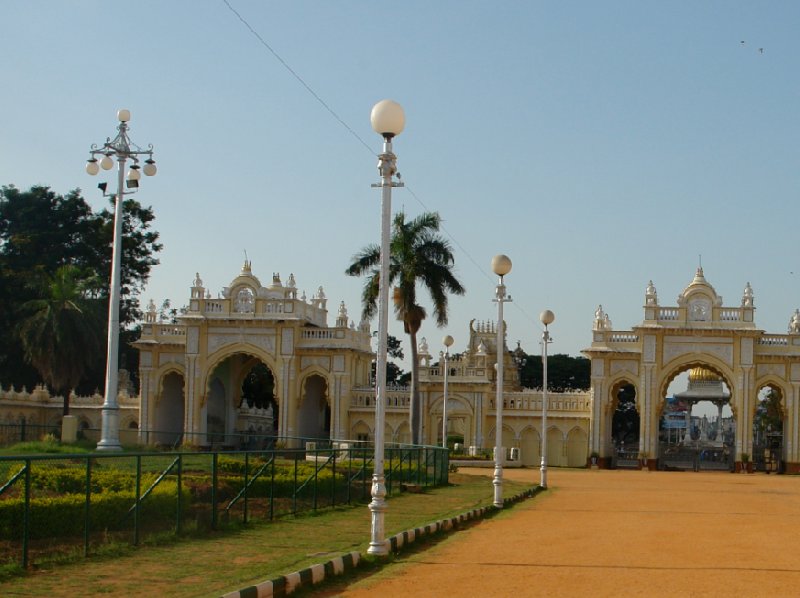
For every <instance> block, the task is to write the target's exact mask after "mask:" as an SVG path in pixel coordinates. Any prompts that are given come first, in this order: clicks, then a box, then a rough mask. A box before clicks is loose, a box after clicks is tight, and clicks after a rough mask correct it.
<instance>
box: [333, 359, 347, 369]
mask: <svg viewBox="0 0 800 598" xmlns="http://www.w3.org/2000/svg"><path fill="white" fill-rule="evenodd" d="M333 371H334V372H343V371H344V355H334V356H333Z"/></svg>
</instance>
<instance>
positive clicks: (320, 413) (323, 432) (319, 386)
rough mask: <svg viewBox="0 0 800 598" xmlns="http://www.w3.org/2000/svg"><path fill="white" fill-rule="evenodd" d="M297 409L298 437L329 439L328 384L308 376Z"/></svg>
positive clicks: (319, 378)
mask: <svg viewBox="0 0 800 598" xmlns="http://www.w3.org/2000/svg"><path fill="white" fill-rule="evenodd" d="M303 386H304V394H303V397H302V399H301V401H300V407H299V409H298V417H297V422H298V427H299V432H300V436H301V437H302V438H304V439H309V440H323V439H324V440H328V439H330V437H331V407H330V403H329V402H328V383H327V382H326V381H325V378H323V377H322V376H316V375H314V376H309V377H308V378H307V379H306V381H305V383H304V385H303Z"/></svg>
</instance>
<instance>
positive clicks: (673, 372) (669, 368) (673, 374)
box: [656, 353, 736, 417]
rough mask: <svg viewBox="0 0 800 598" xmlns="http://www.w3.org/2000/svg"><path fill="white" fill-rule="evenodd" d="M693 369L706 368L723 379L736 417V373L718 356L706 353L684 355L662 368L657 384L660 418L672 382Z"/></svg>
mask: <svg viewBox="0 0 800 598" xmlns="http://www.w3.org/2000/svg"><path fill="white" fill-rule="evenodd" d="M693 368H705V369H707V370H710V371H712V372H714V373H715V374H717V375H718V376H720V377H722V380H723V381H724V382H725V384H726V385H727V386H728V390H729V391H730V393H731V398H730V403H731V409H732V410H733V411H734V417H735V416H736V409H735V405H736V396H735V392H734V388H735V386H734V384H733V380H734V373H733V371H732V370H731V368H730V367H728V366H727V365H726V364H725V363H723V362H722V361H721V360H720V359H718V358H717V357H716V356H714V355H711V354H706V353H692V354H689V355H684V356H682V357H681V358H678V359H674V360H672V361H670V362H669V363H667V364H664V366H663V367H662V368H661V375H660V377H659V380H658V384H657V388H658V395H657V401H658V404H657V409H656V411H657V413H658V415H659V416H660V415H661V414H662V413H663V412H664V407H665V405H666V397H667V392H668V390H669V385H670V384H672V381H673V380H675V378H677V377H678V376H679V375H680V374H682V373H683V372H687V371H689V370H691V369H693Z"/></svg>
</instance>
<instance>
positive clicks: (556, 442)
mask: <svg viewBox="0 0 800 598" xmlns="http://www.w3.org/2000/svg"><path fill="white" fill-rule="evenodd" d="M584 462H585V461H584ZM547 465H548V466H550V465H552V466H554V467H563V466H564V465H565V463H564V435H563V434H562V433H561V430H559V429H558V428H550V429H549V430H547Z"/></svg>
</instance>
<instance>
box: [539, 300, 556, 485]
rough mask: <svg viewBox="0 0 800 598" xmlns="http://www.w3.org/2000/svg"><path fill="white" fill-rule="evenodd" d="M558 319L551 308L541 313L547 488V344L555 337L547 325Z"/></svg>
mask: <svg viewBox="0 0 800 598" xmlns="http://www.w3.org/2000/svg"><path fill="white" fill-rule="evenodd" d="M555 319H556V316H555V314H554V313H553V312H552V311H550V310H549V309H546V310H544V311H543V312H542V313H540V314H539V321H540V322H541V323H542V324H544V331H543V332H542V465H541V468H540V472H541V479H540V481H539V485H540V486H541V487H542V488H547V345H548V343H551V342H552V341H553V339H551V338H550V332H549V331H548V330H547V327H548V326H549V325H550V324H552V323H553V321H554V320H555Z"/></svg>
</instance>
